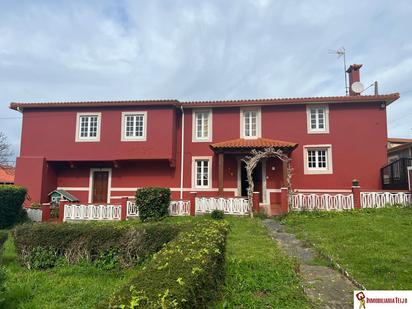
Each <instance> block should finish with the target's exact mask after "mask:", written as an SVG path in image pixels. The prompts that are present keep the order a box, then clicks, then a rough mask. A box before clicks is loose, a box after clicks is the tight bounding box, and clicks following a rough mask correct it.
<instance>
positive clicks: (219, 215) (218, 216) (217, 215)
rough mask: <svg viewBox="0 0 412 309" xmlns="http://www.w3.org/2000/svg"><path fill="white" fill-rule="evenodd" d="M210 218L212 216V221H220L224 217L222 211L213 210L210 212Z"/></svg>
mask: <svg viewBox="0 0 412 309" xmlns="http://www.w3.org/2000/svg"><path fill="white" fill-rule="evenodd" d="M211 216H212V219H215V220H222V219H223V217H224V216H225V213H224V212H223V210H217V209H215V210H213V211H212V212H211Z"/></svg>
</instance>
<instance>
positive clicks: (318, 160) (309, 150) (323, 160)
mask: <svg viewBox="0 0 412 309" xmlns="http://www.w3.org/2000/svg"><path fill="white" fill-rule="evenodd" d="M304 164H305V169H304V170H305V174H332V173H333V170H332V146H331V145H314V146H305V147H304Z"/></svg>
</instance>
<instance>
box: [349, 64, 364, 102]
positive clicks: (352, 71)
mask: <svg viewBox="0 0 412 309" xmlns="http://www.w3.org/2000/svg"><path fill="white" fill-rule="evenodd" d="M361 67H362V64H351V65H350V66H349V68H348V69H347V70H346V73H348V75H349V95H359V93H356V92H354V91H353V90H352V84H353V83H356V82H360V72H359V69H360V68H361Z"/></svg>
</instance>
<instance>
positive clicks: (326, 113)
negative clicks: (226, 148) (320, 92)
mask: <svg viewBox="0 0 412 309" xmlns="http://www.w3.org/2000/svg"><path fill="white" fill-rule="evenodd" d="M312 109H317V110H318V109H323V111H324V113H323V117H324V118H323V121H324V128H323V129H318V128H316V129H312V126H311V110H312ZM306 123H307V132H308V134H328V133H329V106H328V105H327V104H322V105H312V104H308V105H306ZM316 125H318V116H316Z"/></svg>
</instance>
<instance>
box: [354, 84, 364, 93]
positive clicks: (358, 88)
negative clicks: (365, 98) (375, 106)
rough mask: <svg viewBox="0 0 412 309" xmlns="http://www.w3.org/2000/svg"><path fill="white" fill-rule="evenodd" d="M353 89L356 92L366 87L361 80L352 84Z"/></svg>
mask: <svg viewBox="0 0 412 309" xmlns="http://www.w3.org/2000/svg"><path fill="white" fill-rule="evenodd" d="M351 88H352V91H353V92H355V93H361V92H362V91H363V90H364V89H365V87H363V84H362V83H361V82H354V83H353V84H352V86H351Z"/></svg>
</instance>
